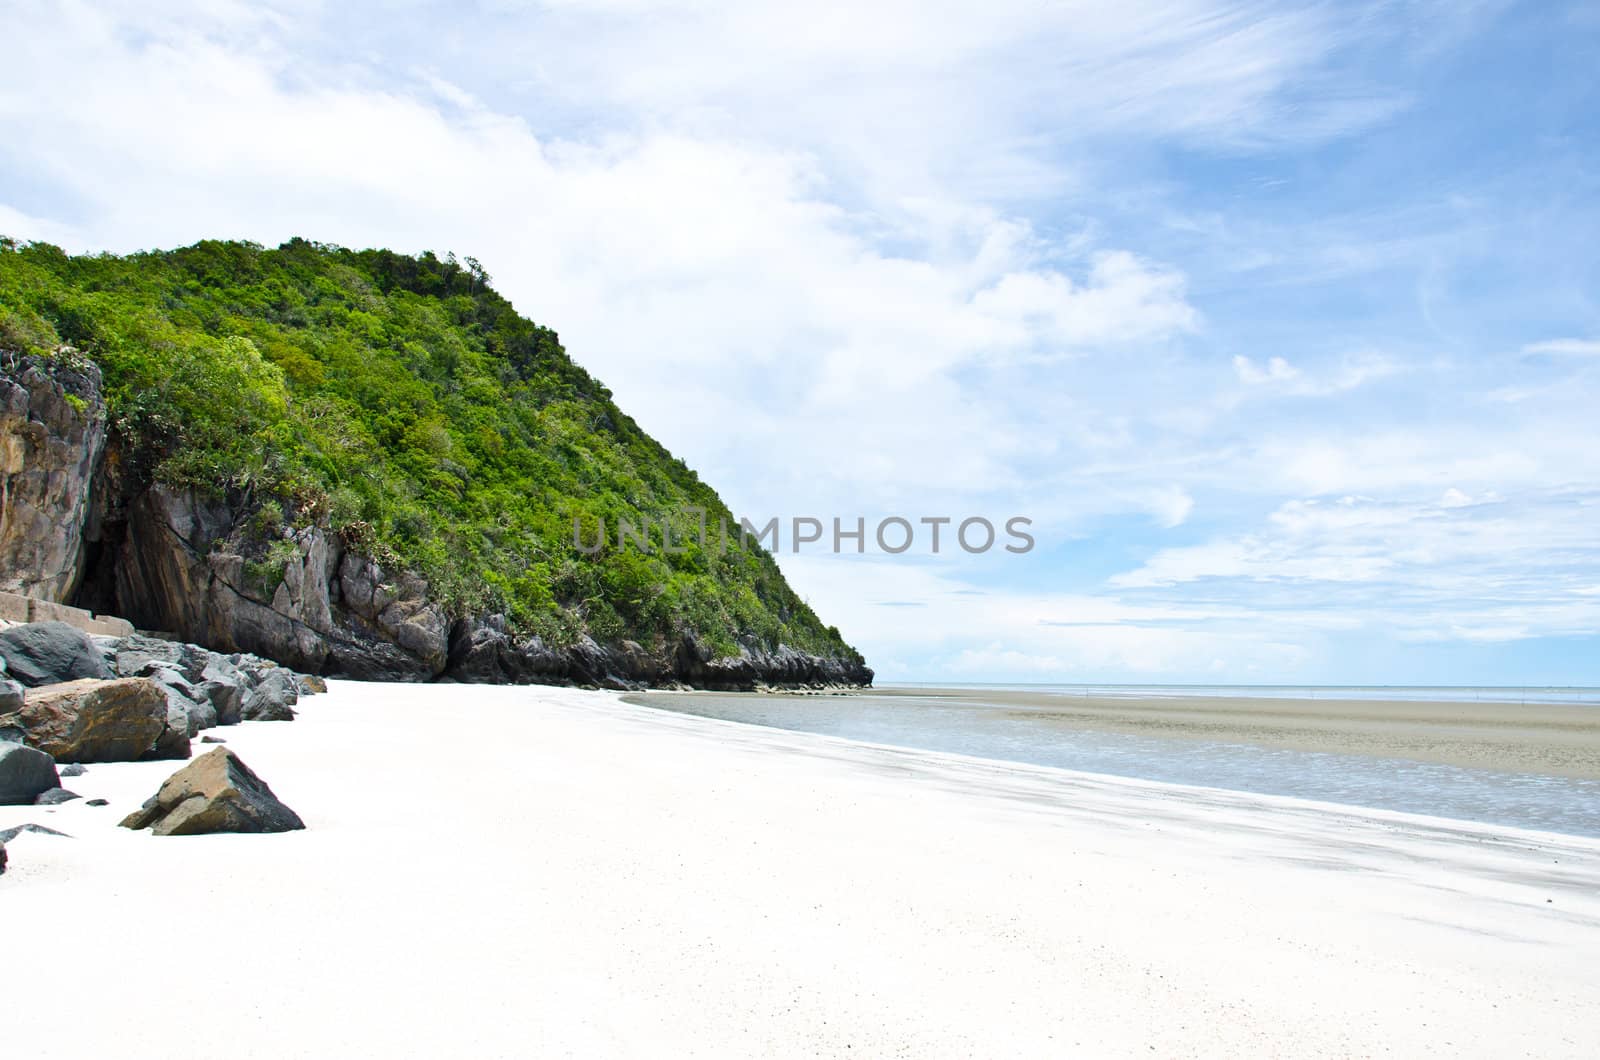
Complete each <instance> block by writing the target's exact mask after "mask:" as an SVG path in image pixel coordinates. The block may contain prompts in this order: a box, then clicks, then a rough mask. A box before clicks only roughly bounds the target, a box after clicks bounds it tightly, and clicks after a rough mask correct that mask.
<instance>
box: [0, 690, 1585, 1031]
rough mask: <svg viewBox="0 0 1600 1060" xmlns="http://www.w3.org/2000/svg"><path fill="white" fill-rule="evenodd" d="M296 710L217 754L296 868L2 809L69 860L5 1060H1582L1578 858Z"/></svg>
mask: <svg viewBox="0 0 1600 1060" xmlns="http://www.w3.org/2000/svg"><path fill="white" fill-rule="evenodd" d="M1413 706H1414V705H1413ZM300 709H301V716H300V717H299V719H298V720H296V721H295V722H293V723H249V724H246V725H243V726H239V727H234V728H228V729H223V730H218V732H219V733H220V734H221V735H222V736H223V737H224V738H225V739H226V740H227V741H228V746H229V748H230V749H231V750H233V751H235V752H236V753H238V754H239V755H240V756H241V757H242V758H243V759H244V760H245V761H246V762H247V763H248V764H249V765H250V766H251V767H253V768H254V769H255V770H256V772H257V773H259V774H260V775H261V777H262V778H263V779H265V780H266V781H267V783H269V784H270V785H271V786H272V788H273V790H274V791H275V792H276V793H277V795H278V796H279V797H281V798H282V799H283V800H284V802H286V803H287V804H288V805H289V806H291V807H292V808H293V809H294V810H296V811H297V812H298V813H299V814H300V815H301V817H303V818H304V820H305V822H306V825H307V829H306V830H305V831H303V832H294V833H287V834H282V835H218V836H203V837H181V838H157V837H154V836H151V835H149V834H144V833H133V832H130V831H127V830H125V829H120V828H117V827H116V822H117V821H118V820H120V819H121V818H122V816H123V815H125V814H126V813H128V812H130V811H131V810H133V809H134V808H136V807H137V806H138V805H139V803H140V802H141V801H142V800H143V799H144V798H146V797H147V796H149V795H150V794H151V793H153V792H154V791H155V789H156V787H157V786H158V785H159V784H160V782H161V780H162V779H163V778H165V777H166V776H167V775H169V774H170V773H171V772H172V771H173V769H174V768H175V765H174V764H173V763H134V764H126V765H95V766H90V767H89V772H88V773H87V775H85V776H82V777H77V778H73V779H71V780H68V781H67V782H66V783H67V785H68V786H69V787H71V788H72V789H73V790H74V791H77V792H78V793H80V794H82V795H84V796H86V797H90V798H93V797H101V798H106V799H108V800H109V801H110V805H109V806H106V807H90V806H87V805H86V804H85V803H84V802H74V803H69V804H66V805H65V806H61V807H56V808H51V809H46V808H39V807H0V829H4V828H9V827H12V826H14V825H17V824H20V823H23V822H24V821H32V822H36V823H39V824H43V825H47V826H49V827H51V828H55V829H58V830H60V831H62V832H66V833H69V834H70V835H71V836H72V837H73V838H70V839H66V838H58V837H52V836H42V835H37V834H23V835H21V836H19V837H17V838H16V839H15V840H13V841H12V842H11V843H10V844H9V845H8V848H9V850H10V854H11V865H10V868H9V870H8V871H7V873H6V874H5V875H4V876H3V877H0V909H3V910H5V913H6V916H5V921H6V928H5V932H6V943H5V945H6V950H7V953H8V956H9V960H8V962H7V963H8V967H9V968H10V969H11V976H10V979H11V983H10V986H9V989H8V1007H9V1009H10V1011H11V1017H10V1019H9V1020H8V1026H7V1034H6V1042H7V1050H8V1052H14V1053H15V1054H16V1055H19V1056H31V1057H51V1056H60V1057H69V1056H70V1057H81V1056H94V1055H108V1056H109V1055H115V1056H120V1057H128V1056H139V1057H142V1056H149V1057H156V1056H160V1057H187V1056H194V1057H201V1056H208V1057H209V1056H214V1055H219V1054H223V1055H230V1056H259V1057H281V1056H289V1055H293V1056H307V1055H338V1056H430V1057H436V1056H535V1055H536V1056H575V1057H578V1056H581V1057H595V1056H690V1055H698V1056H817V1055H821V1056H874V1057H875V1056H908V1057H943V1056H950V1057H956V1056H961V1057H967V1056H1040V1057H1044V1056H1052V1057H1053V1056H1062V1055H1094V1056H1103V1055H1117V1056H1134V1055H1138V1056H1152V1055H1154V1056H1192V1055H1206V1056H1213V1055H1216V1056H1224V1055H1225V1056H1267V1055H1295V1056H1353V1055H1378V1054H1390V1055H1399V1056H1415V1055H1452V1056H1459V1055H1476V1056H1495V1057H1505V1056H1542V1057H1548V1056H1574V1057H1576V1056H1587V1055H1591V1054H1592V1049H1593V1046H1594V1041H1595V1039H1596V1036H1597V1034H1600V1000H1597V998H1596V994H1595V991H1594V988H1593V971H1594V969H1595V967H1596V966H1597V963H1600V886H1597V883H1600V841H1596V840H1592V839H1584V838H1578V837H1570V836H1562V835H1556V834H1551V833H1542V832H1535V831H1520V830H1516V829H1511V828H1504V827H1495V826H1488V825H1478V824H1468V823H1464V822H1458V821H1450V820H1444V819H1440V818H1430V817H1422V816H1414V815H1407V814H1400V813H1393V812H1384V811H1375V810H1362V809H1356V808H1351V807H1342V806H1332V805H1326V804H1319V803H1313V802H1308V801H1299V800H1295V799H1288V798H1276V797H1270V796H1258V795H1247V794H1241V793H1234V792H1227V791H1220V790H1214V789H1204V788H1191V787H1181V786H1177V785H1168V784H1159V783H1153V782H1145V781H1136V780H1127V779H1119V778H1112V777H1104V776H1097V775H1093V774H1087V773H1075V772H1071V771H1067V770H1060V769H1050V768H1044V767H1038V766H1029V765H1021V764H1013V763H1003V762H995V761H985V760H981V759H976V758H967V757H963V756H960V755H954V754H946V753H935V752H926V751H908V750H901V749H895V748H889V747H884V746H875V745H870V744H864V743H856V742H852V741H849V740H844V739H838V738H833V737H828V736H821V735H814V734H807V733H796V732H786V731H780V730H775V729H766V728H760V727H755V726H747V725H739V724H735V723H731V722H725V721H718V720H714V719H707V718H699V717H691V716H685V715H678V714H669V713H665V712H661V711H657V710H652V709H649V708H646V707H642V706H637V705H632V704H628V703H624V702H622V701H621V700H620V699H619V698H618V697H616V696H614V695H612V694H609V693H601V692H579V691H571V690H556V689H548V688H528V687H523V688H515V687H481V686H464V685H447V684H436V685H396V684H356V683H351V682H337V681H336V682H333V683H332V687H331V690H330V692H329V693H328V694H326V695H322V696H316V697H312V698H309V699H306V700H303V701H302V703H301V707H300ZM1273 724H1277V723H1276V721H1274V722H1273Z"/></svg>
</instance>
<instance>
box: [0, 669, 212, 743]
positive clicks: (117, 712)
mask: <svg viewBox="0 0 1600 1060" xmlns="http://www.w3.org/2000/svg"><path fill="white" fill-rule="evenodd" d="M8 726H10V727H15V728H20V729H21V730H22V733H23V738H24V742H26V743H27V745H28V746H30V747H36V748H38V749H39V750H41V751H43V752H45V753H46V754H48V755H50V756H51V757H53V758H54V759H55V760H56V761H58V762H134V761H138V760H139V759H141V758H144V757H146V756H148V755H149V754H150V753H151V752H152V751H154V750H155V749H156V744H157V742H158V741H161V740H165V741H166V742H167V744H168V747H169V750H170V747H171V744H172V742H173V738H172V736H171V735H170V734H169V731H168V727H167V697H166V695H165V694H164V693H163V692H162V691H161V686H160V685H158V684H156V683H155V682H154V681H152V680H150V679H149V678H147V677H126V678H120V679H118V680H115V681H94V680H85V681H69V682H67V683H65V684H59V685H48V686H46V687H44V688H34V689H30V690H29V691H28V694H27V697H26V699H25V700H24V702H23V705H22V709H21V710H19V711H16V712H14V713H12V714H7V715H4V716H0V728H5V727H8ZM183 742H184V746H185V748H187V742H188V737H187V735H185V736H184V737H183Z"/></svg>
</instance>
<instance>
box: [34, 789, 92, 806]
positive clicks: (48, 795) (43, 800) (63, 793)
mask: <svg viewBox="0 0 1600 1060" xmlns="http://www.w3.org/2000/svg"><path fill="white" fill-rule="evenodd" d="M81 798H83V796H82V795H79V794H78V793H77V792H75V791H68V790H67V789H66V788H51V789H50V790H49V791H42V792H40V793H39V797H38V798H37V799H34V800H33V804H34V805H35V806H60V805H61V804H62V803H64V802H71V801H72V800H73V799H81Z"/></svg>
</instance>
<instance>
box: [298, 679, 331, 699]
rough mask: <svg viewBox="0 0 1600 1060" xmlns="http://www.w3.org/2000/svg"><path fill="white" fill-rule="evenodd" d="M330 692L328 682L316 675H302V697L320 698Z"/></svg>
mask: <svg viewBox="0 0 1600 1060" xmlns="http://www.w3.org/2000/svg"><path fill="white" fill-rule="evenodd" d="M327 690H328V682H327V681H325V680H323V679H322V678H320V677H318V676H316V675H315V674H301V675H300V694H301V695H302V696H320V695H322V693H324V692H326V691H327Z"/></svg>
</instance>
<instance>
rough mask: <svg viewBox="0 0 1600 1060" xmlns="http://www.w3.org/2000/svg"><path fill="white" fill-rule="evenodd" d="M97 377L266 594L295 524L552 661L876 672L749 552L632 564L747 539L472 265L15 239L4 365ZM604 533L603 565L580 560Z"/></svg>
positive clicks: (147, 468) (125, 432)
mask: <svg viewBox="0 0 1600 1060" xmlns="http://www.w3.org/2000/svg"><path fill="white" fill-rule="evenodd" d="M63 345H65V346H70V347H73V348H75V349H76V350H78V351H81V352H82V354H83V355H86V356H88V357H90V358H92V359H93V360H94V361H95V362H96V363H98V364H99V366H100V368H101V370H102V371H103V373H104V380H105V390H106V398H107V403H108V410H109V415H110V419H111V431H112V437H113V439H114V440H116V442H117V443H118V445H119V446H120V448H121V451H122V452H123V453H124V454H125V459H126V462H127V466H128V468H129V469H131V471H132V473H133V474H135V475H138V476H142V477H144V478H145V479H147V480H149V481H158V482H164V483H167V484H170V485H176V486H185V487H192V488H197V489H201V490H205V491H210V492H213V493H217V494H225V495H227V496H228V497H230V498H231V499H234V500H235V501H236V502H238V503H243V504H247V505H249V506H250V507H251V508H252V509H253V510H254V512H255V515H254V519H255V520H256V524H257V528H258V529H259V531H260V538H261V549H260V554H259V559H258V560H257V561H256V563H255V565H254V573H255V574H256V576H258V577H259V578H261V579H262V580H263V582H265V583H266V586H265V587H267V588H270V585H271V583H272V581H273V580H274V579H276V578H278V577H281V575H282V570H283V562H284V558H285V557H283V556H279V555H278V554H277V551H282V550H277V551H275V550H274V548H273V547H272V542H273V541H274V540H277V539H280V538H281V536H282V530H283V528H284V527H286V526H305V525H308V524H317V525H322V526H326V527H328V528H329V529H330V530H332V531H335V532H337V533H338V534H339V535H340V536H341V537H342V538H343V539H344V541H345V542H346V543H347V544H348V545H349V546H351V547H353V548H355V549H357V550H359V551H362V552H365V553H367V554H370V555H372V556H374V557H375V558H378V559H379V560H380V561H382V562H384V563H385V564H386V565H389V566H391V567H392V566H400V567H404V568H408V569H411V570H414V571H416V572H417V573H419V574H421V575H422V576H424V577H425V578H427V579H428V582H429V584H430V586H431V594H432V595H433V596H434V597H435V599H437V600H438V601H439V602H440V603H442V604H444V605H445V606H446V607H447V608H449V609H450V610H451V611H452V612H455V613H457V614H469V613H471V614H485V613H503V614H505V615H506V616H507V617H508V619H509V620H510V622H511V623H512V625H513V627H514V628H516V629H519V630H521V631H524V632H528V633H535V634H538V635H539V636H541V637H543V638H545V639H546V640H547V641H549V642H550V643H552V644H564V643H571V642H572V641H574V640H575V639H576V638H577V637H578V636H579V635H580V634H583V633H587V634H589V635H590V636H592V637H593V638H594V639H595V640H597V641H600V642H601V643H615V642H617V641H620V640H623V639H631V640H637V641H640V642H641V643H644V644H646V645H647V646H648V645H651V644H658V645H659V644H662V643H666V642H668V641H670V640H671V639H673V638H676V637H681V636H683V635H684V634H692V635H694V636H695V637H696V638H697V639H698V640H699V641H701V642H702V643H704V644H707V645H709V646H711V647H713V648H715V649H716V650H717V651H718V652H720V653H726V654H731V653H733V652H735V651H736V650H737V644H738V643H739V642H740V641H741V640H744V641H745V642H747V643H753V644H757V645H759V646H761V647H764V648H768V649H772V648H776V647H777V646H778V645H779V644H786V645H788V646H790V647H791V648H795V649H797V650H801V651H807V652H812V653H815V654H818V655H823V656H828V657H836V658H844V659H851V660H855V661H857V662H859V661H860V657H859V655H857V653H856V652H855V651H854V650H853V649H851V648H850V647H849V646H848V645H846V644H845V643H844V641H843V640H842V639H841V638H840V635H839V632H838V630H836V629H834V628H831V627H824V626H823V625H822V623H821V622H820V621H819V620H818V618H817V617H816V615H815V614H814V613H813V612H812V610H811V609H810V607H808V606H807V605H806V604H805V603H804V602H803V601H802V600H800V599H799V598H798V597H797V596H796V594H795V593H794V591H793V590H792V589H790V587H789V586H788V585H787V584H786V583H785V582H784V579H783V576H782V574H781V573H780V572H779V570H778V568H777V566H776V564H775V563H774V562H773V560H772V557H771V556H770V555H768V554H766V553H765V552H764V551H762V550H760V549H759V548H756V547H755V546H754V545H753V544H752V545H751V546H749V547H747V548H737V547H732V548H728V549H726V550H724V549H722V548H720V547H719V546H718V542H717V537H716V535H712V538H711V540H710V542H709V543H708V544H707V545H705V546H702V544H701V543H700V542H699V541H697V540H695V539H694V538H693V537H692V536H691V537H690V538H689V539H688V540H686V541H684V542H683V543H682V547H683V551H682V552H681V553H677V554H666V553H664V552H663V551H662V550H661V549H660V548H659V544H660V539H659V533H657V535H656V545H657V546H658V547H656V548H655V549H653V550H652V551H651V552H650V553H648V554H647V553H645V552H643V551H641V550H639V549H636V548H633V547H628V548H619V547H617V541H616V534H615V528H616V527H617V525H618V522H619V520H624V519H626V520H631V521H634V522H638V521H639V520H640V519H641V517H646V516H647V517H650V518H652V519H656V518H659V517H660V516H662V515H666V514H670V513H675V512H680V511H683V510H684V509H686V508H696V507H697V508H703V509H704V510H705V512H706V518H707V519H708V521H709V523H710V525H711V526H713V527H716V526H717V525H718V524H719V522H720V521H721V520H723V519H727V520H729V521H730V522H731V523H732V524H733V525H734V526H735V527H737V520H735V519H734V518H733V516H732V515H731V513H730V512H729V511H728V510H727V508H726V507H725V506H724V505H723V503H722V502H721V501H720V500H719V499H718V498H717V495H716V493H715V492H713V491H712V490H711V489H710V487H708V486H706V485H705V484H704V483H702V482H701V481H700V480H699V479H698V478H697V477H696V475H695V473H694V472H693V471H692V470H690V469H689V468H688V467H687V466H685V464H684V463H683V462H682V461H681V460H677V459H675V458H673V457H672V456H671V455H670V454H669V453H668V452H667V451H666V450H665V449H663V448H662V447H661V446H660V445H659V444H657V443H656V442H655V441H654V440H652V439H651V438H650V437H649V436H648V435H646V434H645V433H644V432H643V431H641V430H640V429H639V427H638V426H637V425H636V424H635V423H634V422H633V421H632V420H631V419H629V418H628V417H627V416H626V415H624V414H623V413H622V412H621V411H620V410H619V409H618V408H617V406H616V405H615V404H614V403H613V402H612V400H611V395H610V392H609V391H608V390H607V389H606V388H605V387H604V386H602V385H600V384H599V383H598V382H597V381H595V380H594V379H593V378H592V377H591V376H590V375H589V374H588V373H587V372H585V371H584V370H583V369H582V368H580V367H578V366H577V365H575V364H574V363H573V362H572V361H571V360H570V359H569V358H568V356H567V353H566V351H565V350H564V349H563V348H562V346H561V343H560V342H559V341H558V340H557V337H556V334H555V332H553V331H551V330H549V329H548V328H544V327H540V326H538V325H536V324H533V323H531V322H530V321H528V320H526V319H524V318H523V317H521V316H519V315H518V314H517V313H516V311H515V310H514V309H513V308H512V306H511V304H510V303H509V302H507V301H506V300H505V299H504V298H502V297H501V296H500V295H499V294H497V293H495V291H494V290H493V289H492V288H491V287H490V286H489V277H488V276H487V275H485V273H484V271H483V270H482V269H481V268H480V267H479V266H478V264H477V263H476V262H475V261H473V260H472V259H470V258H469V259H466V261H465V262H458V261H457V260H456V259H455V258H454V257H447V258H444V259H440V258H438V257H436V256H434V255H433V254H423V255H421V256H418V257H407V256H405V255H402V254H396V253H392V252H390V251H386V250H366V251H351V250H346V249H343V248H339V247H331V246H324V245H320V244H315V243H309V242H306V241H304V240H299V239H297V240H293V241H291V242H289V243H286V244H284V245H283V246H281V247H279V248H277V249H276V250H270V249H265V248H263V247H261V246H258V245H254V244H250V243H236V242H213V241H207V242H202V243H198V244H196V245H195V246H192V247H187V248H184V249H182V250H175V251H170V252H154V253H141V254H132V255H128V256H126V257H115V256H110V255H98V256H82V257H72V256H69V255H67V254H65V253H63V252H62V251H61V250H60V249H58V248H56V247H53V246H49V245H46V244H40V243H33V244H17V243H15V242H11V241H8V240H0V349H9V350H18V351H22V352H31V353H41V354H45V355H59V354H57V352H56V351H57V350H58V349H59V348H60V347H62V346H63ZM575 518H576V519H578V520H580V522H581V523H582V525H583V527H584V528H585V530H586V533H585V534H584V535H583V536H584V540H585V542H590V541H593V540H594V534H595V533H596V528H597V526H604V527H605V528H607V529H608V531H610V534H609V538H610V540H609V543H608V544H607V546H606V547H604V548H603V549H601V551H599V552H598V553H596V554H593V555H588V554H585V552H584V551H583V550H581V549H579V548H577V547H576V546H575V543H574V534H573V523H574V519H575Z"/></svg>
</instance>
